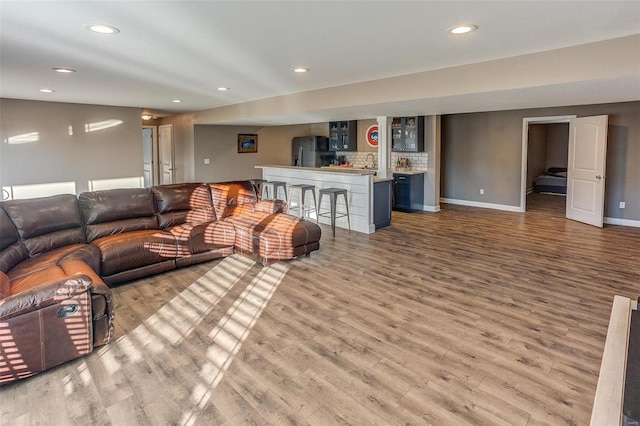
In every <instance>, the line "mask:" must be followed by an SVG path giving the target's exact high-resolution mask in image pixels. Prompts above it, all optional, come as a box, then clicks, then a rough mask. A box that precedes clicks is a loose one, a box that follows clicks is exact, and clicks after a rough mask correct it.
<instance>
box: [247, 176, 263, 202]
mask: <svg viewBox="0 0 640 426" xmlns="http://www.w3.org/2000/svg"><path fill="white" fill-rule="evenodd" d="M266 181H267V180H266V179H251V180H250V181H249V182H251V184H252V185H253V186H255V187H256V196H257V197H258V199H263V198H264V183H265V182H266Z"/></svg>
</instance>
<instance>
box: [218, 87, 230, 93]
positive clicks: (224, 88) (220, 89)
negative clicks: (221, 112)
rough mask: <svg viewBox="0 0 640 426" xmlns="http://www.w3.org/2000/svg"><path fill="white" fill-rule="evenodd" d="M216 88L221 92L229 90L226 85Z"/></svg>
mask: <svg viewBox="0 0 640 426" xmlns="http://www.w3.org/2000/svg"><path fill="white" fill-rule="evenodd" d="M218 90H219V91H221V92H226V91H227V90H229V88H228V87H218Z"/></svg>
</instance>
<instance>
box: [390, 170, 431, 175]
mask: <svg viewBox="0 0 640 426" xmlns="http://www.w3.org/2000/svg"><path fill="white" fill-rule="evenodd" d="M393 173H397V174H400V175H421V174H423V173H427V171H426V170H407V169H398V170H396V169H393Z"/></svg>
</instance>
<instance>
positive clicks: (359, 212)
mask: <svg viewBox="0 0 640 426" xmlns="http://www.w3.org/2000/svg"><path fill="white" fill-rule="evenodd" d="M256 168H258V169H262V178H263V179H266V180H268V181H282V182H286V183H287V186H289V185H298V184H306V185H315V187H316V197H317V198H318V197H319V190H320V189H322V188H344V189H346V190H347V198H348V200H349V219H350V220H351V230H352V231H357V232H364V233H366V234H371V233H374V232H375V228H376V227H375V225H374V221H373V218H374V216H373V183H374V179H376V181H377V178H375V177H374V171H373V170H359V169H355V170H353V169H346V168H345V169H341V168H316V167H293V166H256ZM287 195H288V196H290V192H289V190H288V189H287ZM307 197H308V195H307ZM318 201H319V199H318ZM319 209H320V212H322V213H324V212H329V211H330V206H329V197H324V198H323V200H322V205H321V206H319ZM336 209H337V212H338V213H340V212H345V211H346V209H345V206H344V201H343V197H338V201H337V207H336ZM311 218H312V219H316V215H315V213H314V212H312V213H311ZM320 223H322V224H327V225H330V224H331V220H330V218H329V217H321V218H320ZM336 227H339V228H345V229H348V222H347V218H346V217H341V218H337V219H336Z"/></svg>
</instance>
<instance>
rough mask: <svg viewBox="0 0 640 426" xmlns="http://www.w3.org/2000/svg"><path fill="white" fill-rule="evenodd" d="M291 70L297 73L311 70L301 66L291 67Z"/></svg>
mask: <svg viewBox="0 0 640 426" xmlns="http://www.w3.org/2000/svg"><path fill="white" fill-rule="evenodd" d="M291 71H293V72H299V73H303V72H309V71H311V70H310V69H309V68H302V67H298V68H293V69H292V70H291Z"/></svg>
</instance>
